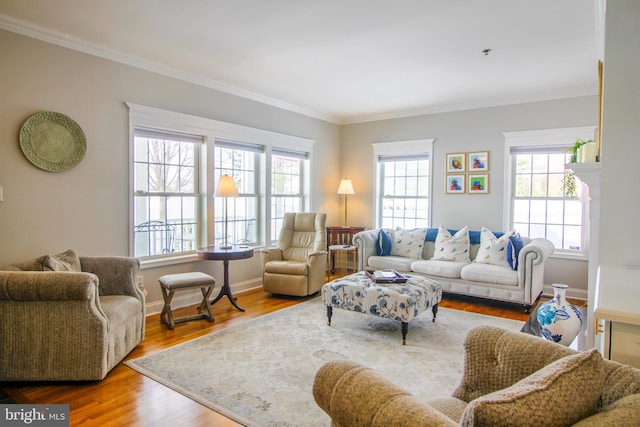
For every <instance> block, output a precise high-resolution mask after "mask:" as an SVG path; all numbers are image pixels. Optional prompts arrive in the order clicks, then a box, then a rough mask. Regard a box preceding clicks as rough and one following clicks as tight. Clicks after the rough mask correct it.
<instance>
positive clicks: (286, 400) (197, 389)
mask: <svg viewBox="0 0 640 427" xmlns="http://www.w3.org/2000/svg"><path fill="white" fill-rule="evenodd" d="M431 318H432V314H431V312H430V311H428V312H426V313H424V314H422V315H420V316H419V317H417V318H415V319H413V320H412V321H411V322H410V323H409V333H408V335H407V345H404V346H403V345H402V334H401V332H400V322H395V321H392V320H387V319H381V318H378V317H373V316H368V315H364V314H361V313H356V312H351V311H345V310H339V309H334V311H333V317H332V322H331V326H327V319H326V311H325V307H324V306H323V305H322V302H321V301H320V299H319V298H318V299H314V300H312V301H308V302H305V303H302V304H298V305H295V306H292V307H289V308H286V309H283V310H279V311H277V312H274V313H270V314H267V315H264V316H261V317H258V318H255V319H252V320H248V321H246V322H244V323H241V324H237V325H232V326H230V327H228V328H226V329H223V330H220V331H216V332H214V333H211V334H209V335H205V336H203V337H200V338H196V339H194V340H192V341H188V342H186V343H183V344H179V345H176V346H174V347H171V348H168V349H166V350H163V351H160V352H158V353H155V354H151V355H148V356H144V357H141V358H139V359H135V360H130V361H127V362H125V363H126V365H128V366H129V367H131V368H133V369H135V370H136V371H138V372H140V373H141V374H143V375H146V376H148V377H150V378H152V379H153V380H155V381H158V382H159V383H161V384H163V385H165V386H167V387H170V388H172V389H174V390H176V391H178V392H180V393H182V394H184V395H186V396H188V397H189V398H191V399H193V400H195V401H197V402H199V403H201V404H203V405H205V406H207V407H209V408H211V409H213V410H215V411H217V412H220V413H222V414H223V415H225V416H227V417H229V418H232V419H234V420H235V421H237V422H239V423H241V424H244V425H247V426H329V425H330V420H329V417H328V416H327V415H326V414H325V413H324V412H323V411H322V410H321V409H320V408H319V407H318V406H317V405H316V403H315V402H314V400H313V395H312V385H313V379H314V376H315V374H316V372H317V371H318V369H319V368H320V367H321V366H322V365H323V364H324V363H325V362H328V361H331V360H352V361H356V362H359V363H361V364H363V365H366V366H369V367H371V368H373V369H374V370H376V371H378V372H379V373H380V374H381V375H382V376H384V377H385V378H387V379H389V380H390V381H392V382H394V383H395V384H397V385H399V386H400V387H403V388H405V389H406V390H408V391H409V392H411V393H412V394H414V395H415V396H416V397H417V398H418V399H421V400H424V399H428V398H431V397H437V396H445V395H448V394H450V393H451V391H452V390H453V389H454V388H455V387H456V386H457V384H458V382H459V381H460V378H461V375H462V366H463V358H464V356H463V347H462V343H463V341H464V337H465V335H466V333H467V331H469V330H470V329H471V328H473V327H474V326H476V325H480V324H490V325H495V326H501V327H504V328H506V329H510V330H513V331H518V330H520V328H521V327H522V325H523V323H524V322H519V321H515V320H510V319H503V318H498V317H492V316H486V315H481V314H475V313H469V312H464V311H458V310H451V309H446V308H441V309H440V310H439V311H438V316H437V320H436V322H435V323H432V321H431Z"/></svg>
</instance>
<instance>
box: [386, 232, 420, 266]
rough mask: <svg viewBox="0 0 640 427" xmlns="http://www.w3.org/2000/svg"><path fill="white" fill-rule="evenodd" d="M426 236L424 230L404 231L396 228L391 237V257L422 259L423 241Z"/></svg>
mask: <svg viewBox="0 0 640 427" xmlns="http://www.w3.org/2000/svg"><path fill="white" fill-rule="evenodd" d="M426 235H427V229H426V228H416V229H413V230H405V229H403V228H400V227H396V230H395V231H394V233H393V237H392V238H393V241H392V243H391V255H395V256H403V257H407V258H414V259H422V250H423V249H424V239H425V236H426Z"/></svg>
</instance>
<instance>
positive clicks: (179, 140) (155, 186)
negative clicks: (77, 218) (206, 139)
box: [133, 128, 203, 257]
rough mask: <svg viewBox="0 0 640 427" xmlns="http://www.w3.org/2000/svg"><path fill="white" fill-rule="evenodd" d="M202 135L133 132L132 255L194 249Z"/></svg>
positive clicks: (196, 233) (197, 232) (171, 252)
mask: <svg viewBox="0 0 640 427" xmlns="http://www.w3.org/2000/svg"><path fill="white" fill-rule="evenodd" d="M202 146H203V139H202V137H198V136H193V135H187V134H179V133H170V132H165V131H158V130H150V129H144V128H136V129H135V130H134V150H133V154H134V159H133V162H134V208H133V210H134V212H133V218H134V230H133V231H134V239H133V241H134V256H136V257H149V256H156V255H162V254H175V253H180V252H190V251H194V250H196V249H197V247H198V244H199V242H198V235H199V230H198V226H199V225H198V222H199V221H198V212H199V191H200V189H199V187H200V185H199V173H200V171H199V162H200V155H201V149H202Z"/></svg>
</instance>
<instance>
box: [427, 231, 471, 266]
mask: <svg viewBox="0 0 640 427" xmlns="http://www.w3.org/2000/svg"><path fill="white" fill-rule="evenodd" d="M469 244H470V242H469V227H467V226H465V227H464V228H462V229H460V230H458V231H457V232H456V234H454V235H453V236H452V235H451V232H449V230H447V229H446V228H445V227H444V226H442V225H441V226H440V227H439V228H438V235H437V236H436V242H435V249H434V251H433V257H432V258H431V259H434V260H440V261H457V262H470V259H469Z"/></svg>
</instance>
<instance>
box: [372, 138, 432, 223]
mask: <svg viewBox="0 0 640 427" xmlns="http://www.w3.org/2000/svg"><path fill="white" fill-rule="evenodd" d="M432 142H433V140H419V141H403V142H398V143H379V144H374V156H375V161H376V164H377V168H376V170H377V177H376V182H377V194H378V197H377V200H378V205H377V207H376V217H377V221H376V223H377V224H378V226H380V227H385V228H393V227H401V228H408V229H411V228H418V227H420V228H426V227H429V225H430V211H431V198H430V188H431V179H430V164H429V154H430V153H431V147H432Z"/></svg>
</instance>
